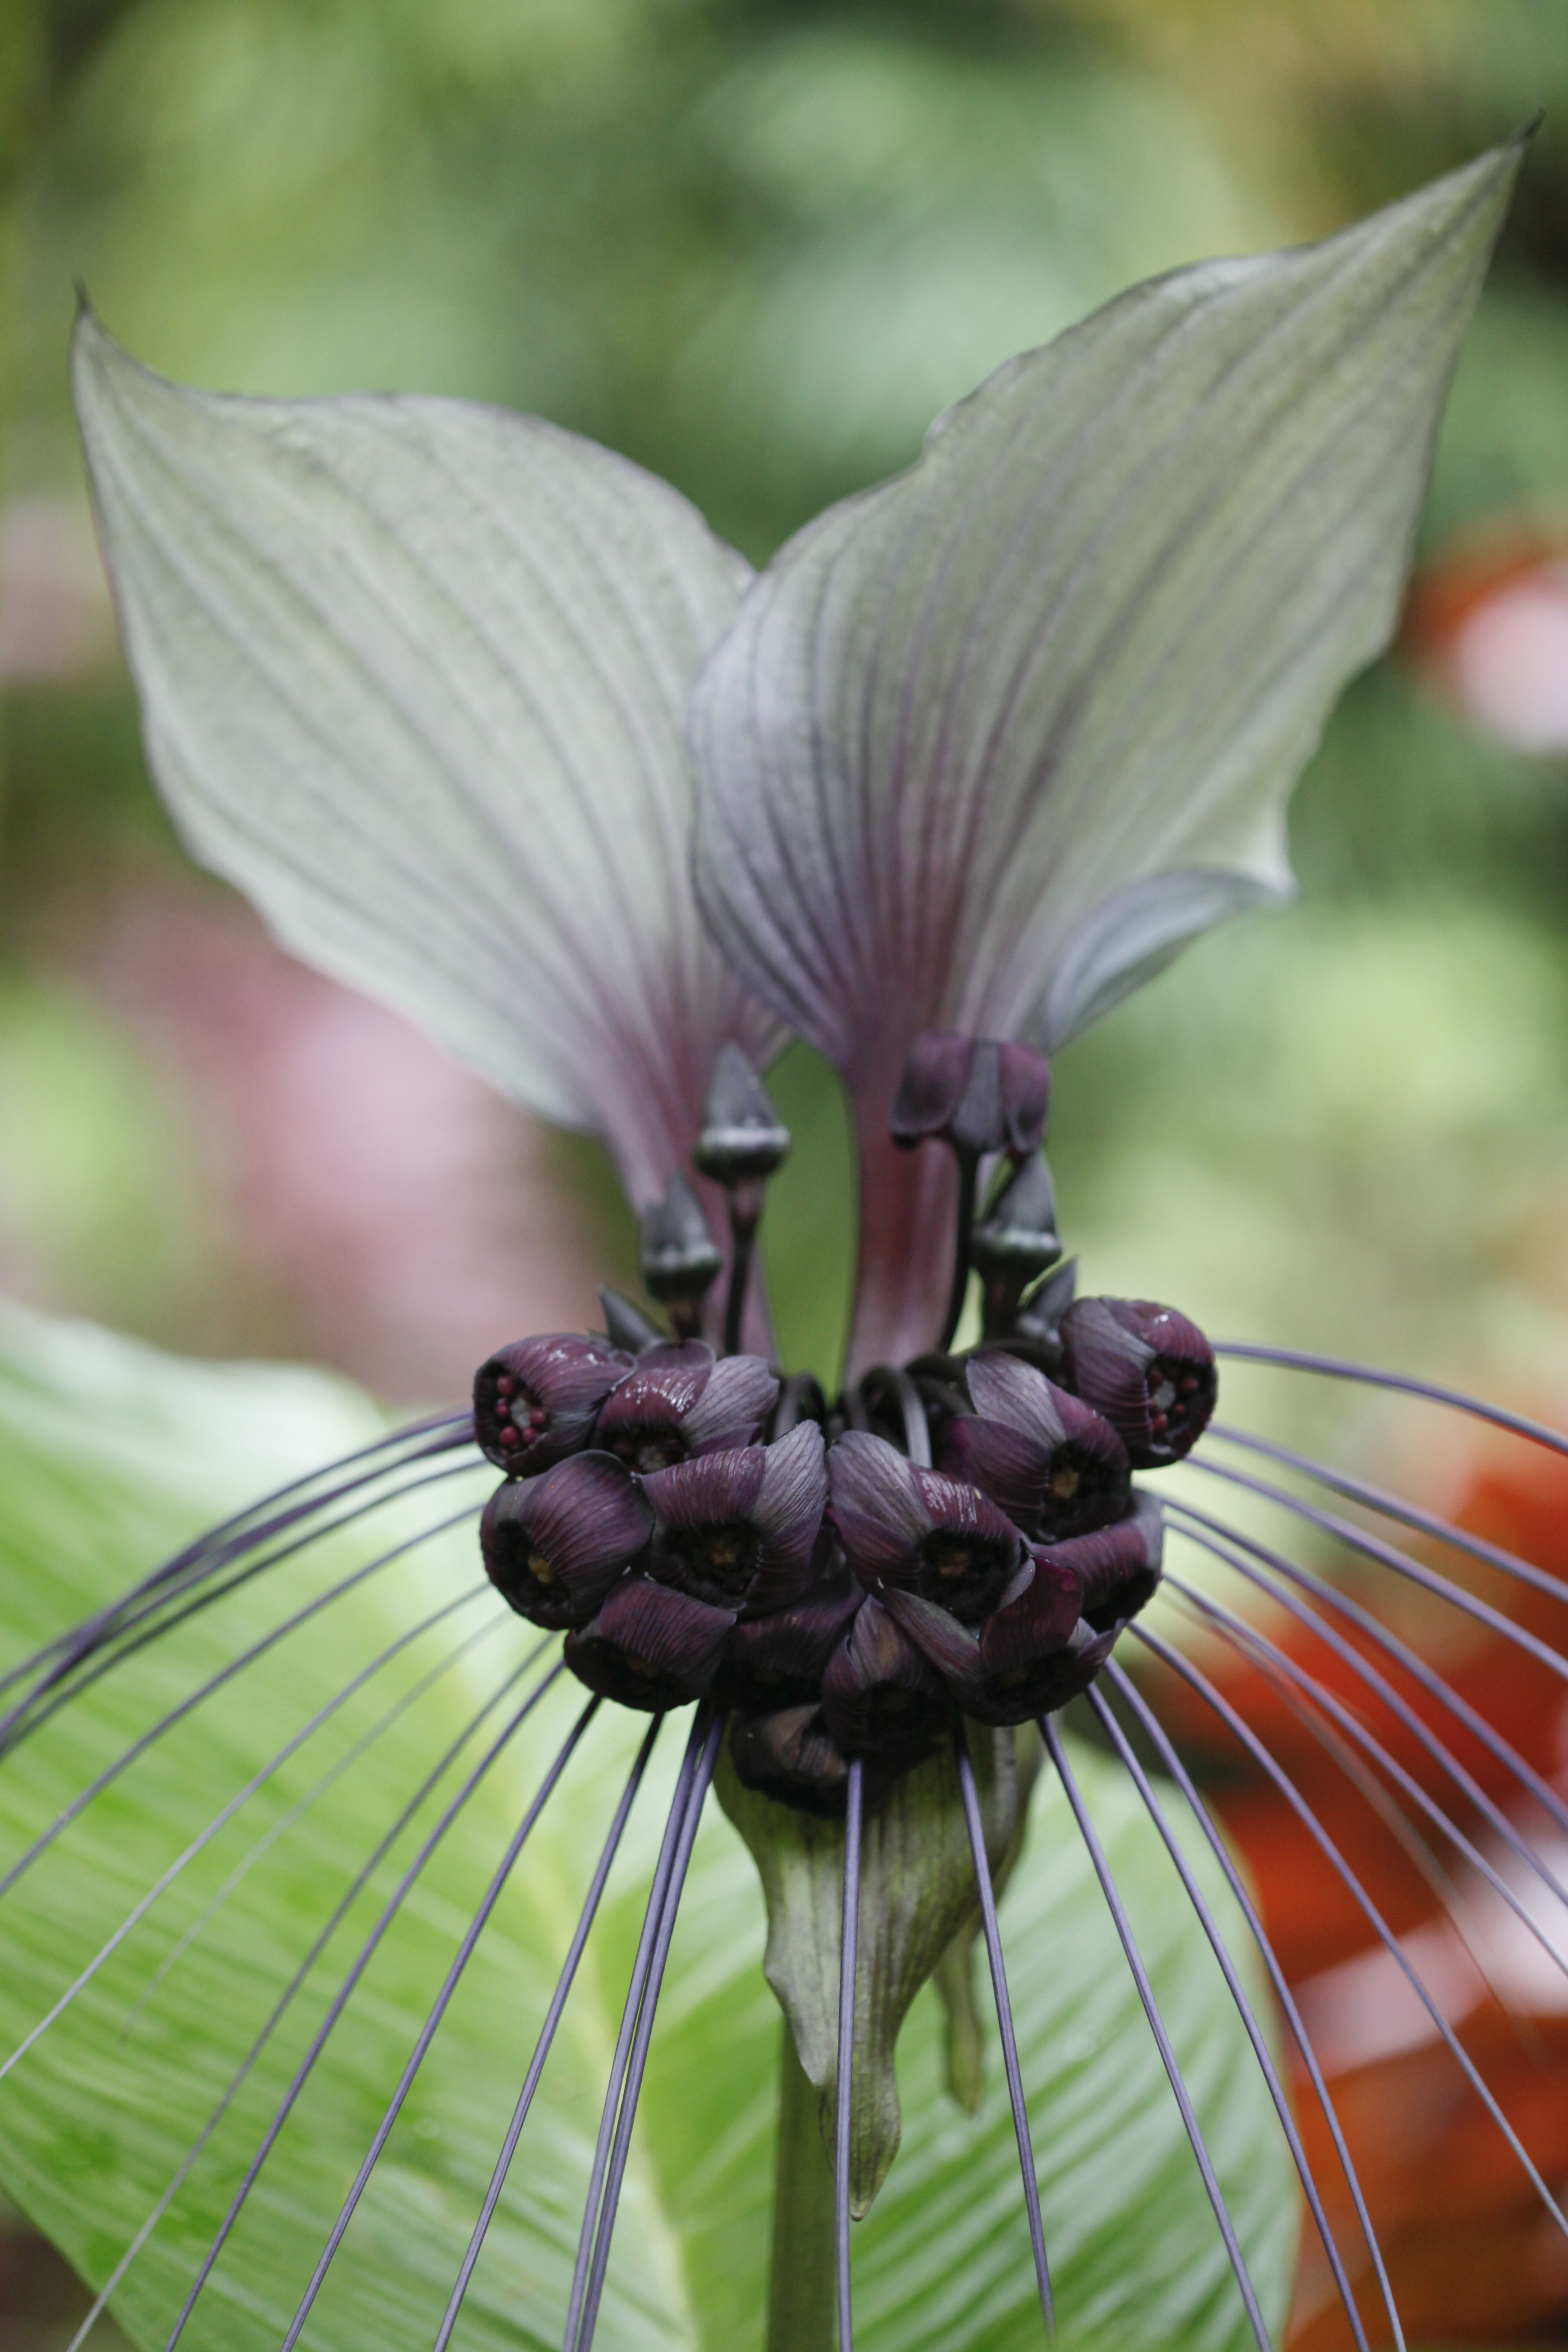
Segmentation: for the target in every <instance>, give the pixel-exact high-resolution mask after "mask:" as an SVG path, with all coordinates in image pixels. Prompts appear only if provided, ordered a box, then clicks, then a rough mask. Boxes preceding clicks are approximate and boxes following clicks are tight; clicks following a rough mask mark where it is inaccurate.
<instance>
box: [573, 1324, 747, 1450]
mask: <svg viewBox="0 0 1568 2352" xmlns="http://www.w3.org/2000/svg"><path fill="white" fill-rule="evenodd" d="M778 1389H779V1384H778V1382H777V1381H776V1380H775V1379H774V1378H773V1374H772V1372H770V1371H769V1370H768V1368H767V1366H766V1364H764V1363H763V1360H762V1358H761V1357H760V1356H726V1357H725V1358H724V1360H723V1361H722V1362H720V1361H719V1360H718V1359H717V1358H716V1357H715V1356H714V1353H713V1350H712V1349H711V1348H710V1346H709V1345H708V1342H707V1341H706V1340H705V1339H687V1340H685V1341H683V1342H682V1343H681V1344H679V1346H678V1345H677V1344H676V1343H675V1342H674V1341H672V1340H668V1339H665V1340H660V1341H659V1342H658V1344H657V1345H656V1346H654V1347H651V1348H645V1349H643V1352H642V1354H641V1355H640V1356H639V1357H638V1358H637V1363H636V1366H635V1368H634V1370H632V1372H631V1373H630V1375H629V1377H628V1378H626V1380H624V1381H622V1382H621V1385H620V1387H619V1388H618V1389H617V1390H616V1392H615V1393H614V1395H612V1396H611V1398H610V1399H609V1402H608V1403H607V1404H606V1406H605V1411H604V1412H602V1413H601V1414H600V1416H599V1424H598V1427H597V1429H596V1430H595V1444H599V1445H603V1446H605V1448H606V1449H607V1450H608V1451H609V1452H610V1453H611V1454H619V1455H620V1457H621V1460H622V1461H623V1462H626V1463H629V1464H630V1465H631V1467H632V1468H633V1469H634V1470H643V1471H653V1470H668V1468H669V1466H670V1465H671V1464H672V1463H675V1462H685V1461H687V1460H689V1459H690V1458H691V1457H692V1456H694V1455H697V1454H717V1453H720V1452H721V1451H722V1450H723V1449H724V1448H726V1447H730V1446H737V1445H750V1444H752V1443H753V1441H754V1440H755V1438H756V1436H757V1433H758V1432H759V1431H760V1430H761V1428H762V1425H763V1422H764V1421H765V1420H766V1419H767V1416H768V1414H769V1413H770V1412H772V1411H773V1400H774V1399H775V1398H776V1396H777V1395H778Z"/></svg>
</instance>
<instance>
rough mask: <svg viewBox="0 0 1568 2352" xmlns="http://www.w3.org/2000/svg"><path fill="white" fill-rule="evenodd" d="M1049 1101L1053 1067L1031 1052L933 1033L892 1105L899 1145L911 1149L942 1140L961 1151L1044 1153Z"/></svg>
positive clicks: (917, 1051) (907, 1067) (919, 1045)
mask: <svg viewBox="0 0 1568 2352" xmlns="http://www.w3.org/2000/svg"><path fill="white" fill-rule="evenodd" d="M1050 1098H1051V1066H1050V1064H1049V1062H1048V1061H1047V1059H1046V1056H1045V1055H1043V1054H1037V1053H1036V1051H1035V1049H1034V1047H1033V1046H1032V1045H1013V1044H1009V1043H1005V1042H1003V1041H1001V1040H999V1039H997V1038H994V1037H968V1036H964V1035H963V1034H961V1033H959V1032H957V1031H952V1030H941V1029H928V1030H926V1031H924V1032H923V1033H922V1034H921V1035H920V1036H919V1037H917V1038H916V1039H915V1042H914V1044H913V1045H911V1046H910V1051H909V1057H908V1059H907V1060H906V1062H905V1064H904V1068H903V1076H901V1077H900V1080H899V1091H898V1093H897V1095H896V1096H895V1097H894V1100H893V1120H892V1133H893V1140H894V1142H895V1143H897V1144H900V1145H901V1146H902V1148H903V1149H904V1150H906V1151H909V1150H913V1148H914V1146H915V1145H916V1144H917V1143H923V1142H924V1141H925V1139H926V1138H927V1137H928V1136H931V1135H937V1136H941V1137H942V1138H943V1139H944V1140H945V1141H947V1142H949V1143H952V1144H953V1145H955V1146H956V1147H957V1149H958V1150H960V1151H967V1152H973V1153H976V1154H978V1153H980V1152H983V1151H1005V1152H1006V1153H1007V1154H1008V1155H1009V1157H1010V1158H1012V1159H1014V1160H1026V1159H1027V1158H1028V1156H1029V1154H1030V1152H1032V1151H1036V1150H1038V1149H1039V1143H1040V1138H1041V1136H1042V1135H1043V1134H1044V1133H1045V1129H1046V1112H1047V1108H1048V1107H1049V1104H1050Z"/></svg>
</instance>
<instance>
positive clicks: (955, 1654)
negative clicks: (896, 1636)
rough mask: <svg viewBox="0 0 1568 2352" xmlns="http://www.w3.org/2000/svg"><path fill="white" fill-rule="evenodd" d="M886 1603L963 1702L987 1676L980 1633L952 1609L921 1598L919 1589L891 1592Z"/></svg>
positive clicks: (888, 1610)
mask: <svg viewBox="0 0 1568 2352" xmlns="http://www.w3.org/2000/svg"><path fill="white" fill-rule="evenodd" d="M883 1605H884V1607H885V1608H886V1610H887V1612H888V1614H889V1617H891V1618H892V1620H893V1621H894V1622H895V1624H896V1625H897V1626H898V1628H899V1630H900V1633H907V1634H908V1635H909V1638H910V1641H911V1642H912V1643H914V1645H915V1647H916V1649H917V1650H919V1652H920V1654H921V1656H922V1657H923V1658H925V1659H926V1660H927V1661H928V1662H929V1663H930V1664H931V1665H933V1666H934V1667H935V1668H936V1670H937V1672H938V1674H939V1675H941V1676H942V1680H943V1682H944V1683H946V1684H947V1685H948V1687H949V1689H950V1690H951V1691H952V1693H953V1695H954V1696H955V1697H956V1698H957V1699H958V1701H959V1704H960V1705H961V1706H962V1705H963V1702H964V1698H965V1696H966V1694H967V1693H969V1692H970V1691H972V1690H974V1689H977V1688H978V1687H979V1685H981V1684H982V1683H984V1680H985V1665H984V1660H983V1659H982V1657H981V1654H980V1642H979V1638H978V1636H977V1635H976V1634H974V1633H972V1632H971V1631H970V1629H969V1627H968V1626H967V1625H961V1624H960V1623H959V1622H958V1620H957V1618H956V1617H954V1616H952V1614H951V1613H950V1612H949V1611H947V1610H945V1609H939V1608H938V1607H937V1605H936V1603H935V1602H934V1601H922V1600H921V1596H920V1594H919V1593H918V1592H889V1594H888V1596H887V1598H886V1601H885V1602H884V1604H883Z"/></svg>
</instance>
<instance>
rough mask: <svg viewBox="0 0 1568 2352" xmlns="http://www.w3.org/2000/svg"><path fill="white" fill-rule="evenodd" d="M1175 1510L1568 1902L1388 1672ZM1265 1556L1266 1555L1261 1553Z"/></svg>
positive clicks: (1207, 1522) (1197, 1515) (1225, 1531)
mask: <svg viewBox="0 0 1568 2352" xmlns="http://www.w3.org/2000/svg"><path fill="white" fill-rule="evenodd" d="M1176 1508H1177V1510H1178V1511H1180V1512H1181V1514H1182V1517H1184V1518H1192V1519H1194V1520H1198V1521H1201V1523H1202V1524H1203V1525H1204V1526H1205V1527H1207V1528H1209V1529H1210V1530H1211V1535H1213V1536H1218V1537H1221V1538H1225V1539H1226V1542H1225V1544H1221V1543H1215V1542H1214V1541H1213V1540H1211V1538H1210V1537H1205V1536H1202V1535H1199V1534H1196V1533H1195V1532H1194V1530H1193V1529H1192V1528H1183V1529H1182V1530H1181V1532H1182V1533H1184V1535H1185V1536H1186V1538H1187V1541H1188V1542H1189V1543H1194V1544H1198V1545H1200V1546H1201V1547H1202V1549H1204V1550H1205V1551H1206V1552H1208V1553H1209V1554H1210V1556H1211V1558H1213V1559H1221V1560H1223V1561H1224V1562H1225V1564H1226V1567H1227V1568H1229V1569H1232V1570H1234V1571H1235V1573H1236V1574H1237V1576H1241V1577H1245V1578H1246V1579H1247V1582H1248V1583H1249V1584H1251V1585H1253V1586H1254V1587H1255V1588H1256V1589H1257V1590H1258V1591H1259V1592H1262V1593H1266V1594H1267V1595H1268V1599H1269V1600H1270V1601H1273V1602H1274V1603H1275V1604H1276V1606H1277V1607H1279V1608H1280V1609H1283V1610H1285V1611H1286V1612H1288V1613H1289V1615H1290V1616H1292V1617H1293V1618H1295V1620H1296V1622H1297V1623H1298V1624H1300V1625H1304V1626H1305V1627H1306V1628H1307V1629H1308V1631H1309V1632H1310V1633H1312V1634H1313V1635H1314V1636H1315V1637H1316V1639H1317V1640H1319V1641H1321V1643H1323V1645H1324V1647H1325V1648H1326V1649H1330V1650H1331V1651H1332V1652H1333V1654H1334V1655H1335V1656H1336V1657H1337V1658H1340V1659H1342V1660H1343V1662H1344V1664H1346V1665H1348V1666H1349V1668H1350V1669H1351V1672H1352V1674H1353V1675H1356V1676H1357V1678H1358V1679H1359V1680H1360V1681H1362V1682H1363V1683H1364V1684H1365V1685H1367V1688H1368V1689H1369V1690H1373V1691H1375V1692H1376V1693H1377V1696H1378V1697H1379V1698H1380V1699H1382V1701H1383V1702H1384V1706H1386V1707H1387V1708H1388V1710H1389V1712H1390V1714H1391V1715H1393V1716H1394V1717H1397V1719H1398V1720H1399V1721H1400V1722H1401V1723H1403V1724H1404V1725H1405V1728H1406V1730H1407V1731H1409V1733H1410V1734H1411V1736H1412V1738H1415V1740H1417V1741H1418V1742H1419V1744H1420V1745H1421V1746H1422V1747H1423V1748H1425V1749H1426V1753H1427V1755H1428V1756H1430V1757H1431V1759H1432V1760H1433V1762H1434V1763H1435V1764H1436V1765H1437V1766H1438V1767H1439V1769H1441V1770H1442V1771H1444V1772H1446V1773H1447V1776H1448V1778H1449V1779H1450V1780H1452V1781H1453V1782H1454V1784H1455V1786H1456V1788H1458V1789H1461V1790H1463V1791H1464V1793H1465V1795H1466V1796H1467V1797H1468V1799H1469V1801H1470V1802H1471V1804H1473V1805H1474V1806H1475V1808H1476V1810H1477V1811H1478V1812H1479V1813H1480V1814H1482V1815H1483V1816H1484V1818H1485V1819H1486V1820H1487V1821H1488V1822H1489V1823H1490V1824H1491V1827H1492V1828H1493V1830H1495V1832H1497V1834H1498V1836H1499V1837H1500V1838H1501V1840H1502V1841H1503V1843H1504V1844H1505V1845H1507V1846H1509V1847H1510V1849H1511V1851H1512V1852H1513V1853H1516V1854H1517V1855H1518V1856H1519V1859H1520V1860H1521V1862H1522V1863H1523V1864H1525V1867H1526V1868H1527V1869H1528V1870H1530V1871H1531V1872H1533V1873H1534V1874H1535V1876H1536V1877H1537V1878H1539V1879H1540V1880H1541V1881H1542V1884H1543V1885H1546V1886H1548V1887H1550V1888H1551V1890H1552V1894H1553V1895H1556V1897H1557V1899H1558V1901H1559V1902H1560V1903H1562V1904H1563V1905H1565V1906H1568V1888H1565V1887H1564V1886H1563V1885H1562V1883H1561V1881H1560V1880H1559V1879H1558V1878H1557V1876H1556V1875H1555V1874H1554V1873H1553V1872H1552V1871H1551V1870H1550V1869H1548V1867H1547V1865H1546V1864H1545V1862H1544V1861H1543V1859H1542V1856H1541V1855H1540V1854H1538V1853H1536V1851H1535V1849H1534V1847H1533V1846H1532V1845H1531V1844H1530V1843H1529V1842H1528V1840H1527V1839H1525V1838H1523V1837H1521V1834H1520V1832H1519V1831H1518V1830H1517V1829H1516V1828H1515V1827H1514V1825H1513V1823H1512V1822H1510V1820H1509V1818H1508V1815H1507V1814H1506V1813H1505V1812H1504V1811H1502V1809H1501V1807H1500V1806H1499V1805H1496V1804H1494V1803H1493V1801H1492V1800H1491V1798H1490V1797H1489V1796H1488V1794H1487V1792H1486V1790H1484V1789H1483V1788H1482V1787H1481V1785H1480V1783H1479V1780H1476V1779H1475V1777H1474V1776H1473V1774H1471V1773H1469V1772H1468V1771H1467V1770H1466V1769H1465V1767H1464V1765H1463V1764H1461V1763H1460V1761H1459V1759H1458V1757H1457V1756H1456V1755H1455V1754H1454V1751H1453V1749H1452V1748H1450V1747H1449V1746H1448V1745H1447V1741H1445V1740H1443V1739H1440V1738H1438V1737H1437V1734H1436V1732H1435V1731H1433V1730H1432V1728H1431V1727H1430V1726H1429V1725H1427V1724H1426V1723H1424V1722H1423V1721H1422V1719H1421V1717H1420V1716H1419V1715H1418V1714H1417V1713H1416V1711H1415V1708H1414V1707H1413V1706H1409V1705H1408V1704H1407V1702H1406V1701H1405V1699H1404V1698H1402V1697H1401V1696H1400V1694H1399V1693H1398V1692H1397V1691H1396V1690H1395V1689H1394V1685H1393V1684H1392V1683H1391V1682H1390V1681H1389V1680H1388V1678H1387V1676H1386V1675H1383V1674H1380V1673H1379V1671H1378V1669H1377V1668H1376V1667H1375V1666H1374V1665H1373V1664H1372V1662H1371V1661H1370V1659H1367V1658H1364V1657H1363V1655H1362V1654H1361V1652H1360V1651H1359V1650H1358V1649H1357V1648H1356V1647H1355V1645H1354V1643H1351V1642H1347V1641H1346V1640H1345V1638H1344V1636H1343V1635H1342V1633H1338V1632H1336V1630H1335V1629H1334V1627H1333V1626H1331V1624H1329V1622H1327V1620H1326V1619H1324V1618H1322V1617H1321V1616H1320V1615H1319V1614H1318V1612H1317V1611H1316V1610H1313V1609H1309V1608H1307V1607H1306V1606H1305V1604H1304V1603H1303V1602H1302V1601H1298V1600H1297V1599H1296V1598H1295V1596H1294V1595H1293V1594H1292V1593H1290V1592H1289V1591H1282V1590H1281V1589H1280V1586H1279V1584H1278V1583H1277V1582H1276V1581H1275V1580H1274V1578H1273V1577H1270V1576H1265V1575H1264V1574H1263V1573H1262V1572H1261V1571H1260V1570H1258V1569H1257V1568H1255V1567H1252V1566H1251V1565H1249V1563H1248V1562H1247V1560H1246V1559H1239V1558H1237V1554H1236V1553H1235V1552H1233V1551H1232V1550H1230V1549H1226V1544H1230V1545H1238V1548H1239V1549H1240V1550H1243V1551H1249V1552H1254V1556H1255V1557H1256V1551H1255V1548H1254V1547H1253V1546H1252V1545H1251V1544H1249V1543H1247V1542H1246V1541H1245V1539H1238V1538H1237V1536H1236V1535H1235V1533H1234V1532H1233V1531H1232V1530H1231V1529H1230V1528H1227V1527H1226V1526H1224V1525H1223V1524H1222V1523H1220V1522H1219V1521H1216V1520H1212V1519H1209V1518H1207V1517H1205V1514H1203V1513H1202V1512H1197V1511H1193V1512H1189V1511H1187V1510H1186V1509H1185V1507H1184V1506H1183V1505H1181V1504H1177V1506H1176ZM1257 1549H1263V1548H1262V1547H1258V1548H1257ZM1267 1556H1268V1555H1267V1554H1265V1557H1267ZM1292 1581H1293V1580H1292ZM1259 1638H1261V1637H1259ZM1270 1647H1272V1645H1270Z"/></svg>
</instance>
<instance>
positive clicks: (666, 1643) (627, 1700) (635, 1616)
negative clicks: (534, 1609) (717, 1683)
mask: <svg viewBox="0 0 1568 2352" xmlns="http://www.w3.org/2000/svg"><path fill="white" fill-rule="evenodd" d="M734 1622H735V1620H734V1616H733V1614H732V1613H731V1611H729V1610H728V1609H710V1608H708V1607H707V1606H706V1605H705V1604H704V1603H703V1602H702V1601H692V1600H689V1598H688V1596H687V1595H686V1594H685V1593H684V1592H672V1591H670V1589H669V1587H668V1585H666V1584H656V1583H654V1581H653V1580H652V1579H651V1578H650V1577H647V1576H631V1577H627V1578H626V1579H625V1580H624V1581H623V1582H621V1583H620V1584H617V1585H616V1589H615V1591H613V1592H612V1593H611V1595H610V1597H609V1599H608V1600H607V1601H605V1605H604V1607H603V1608H602V1609H601V1610H600V1612H599V1613H598V1615H597V1616H596V1617H595V1618H594V1619H593V1621H592V1622H590V1623H589V1624H586V1625H584V1628H583V1630H582V1632H581V1633H568V1634H567V1636H566V1643H565V1649H564V1652H563V1655H564V1657H565V1660H566V1664H568V1665H569V1666H570V1667H571V1669H572V1671H573V1673H574V1675H576V1676H577V1679H578V1681H579V1682H584V1683H586V1684H587V1685H588V1688H589V1689H590V1690H592V1691H597V1692H598V1693H599V1695H600V1696H601V1697H602V1698H612V1699H615V1700H616V1701H618V1703H619V1704H620V1705H621V1706H637V1707H642V1708H644V1709H646V1710H647V1713H649V1714H658V1713H660V1712H662V1710H663V1709H664V1708H665V1707H668V1706H685V1704H686V1702H687V1701H688V1699H693V1698H700V1697H701V1696H702V1695H703V1693H704V1691H706V1690H707V1688H708V1686H709V1685H710V1683H711V1681H712V1679H713V1676H714V1675H715V1673H716V1672H717V1670H718V1665H719V1661H720V1659H721V1657H722V1655H723V1652H724V1642H725V1638H726V1636H727V1635H728V1633H729V1631H730V1628H731V1625H733V1623H734Z"/></svg>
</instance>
